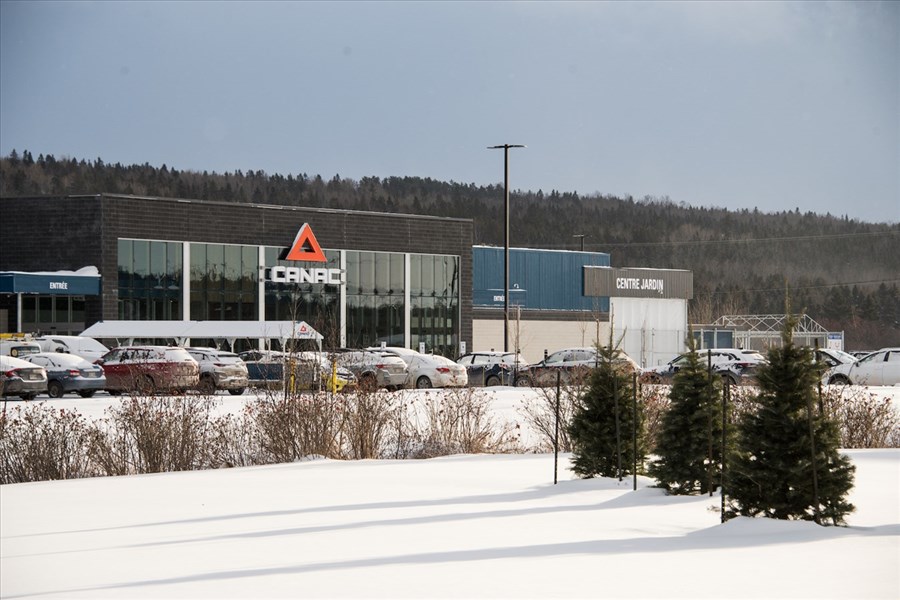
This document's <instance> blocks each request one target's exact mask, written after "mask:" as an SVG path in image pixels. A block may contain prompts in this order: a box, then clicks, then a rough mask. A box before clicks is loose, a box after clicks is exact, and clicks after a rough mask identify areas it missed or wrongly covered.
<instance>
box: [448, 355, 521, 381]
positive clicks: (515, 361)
mask: <svg viewBox="0 0 900 600" xmlns="http://www.w3.org/2000/svg"><path fill="white" fill-rule="evenodd" d="M456 363H457V364H460V365H462V366H464V367H465V368H466V372H467V374H468V377H469V385H471V386H494V385H516V380H517V379H518V375H519V373H522V372H524V371H527V369H528V366H529V365H528V362H527V361H526V360H525V359H524V358H522V357H521V356H520V355H517V354H516V353H515V352H496V351H488V352H470V353H469V354H466V355H464V356H460V357H459V358H457V359H456ZM522 381H527V379H524V380H522Z"/></svg>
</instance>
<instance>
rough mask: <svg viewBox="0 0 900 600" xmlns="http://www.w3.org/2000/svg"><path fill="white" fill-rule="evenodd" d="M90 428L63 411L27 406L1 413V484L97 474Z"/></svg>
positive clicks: (66, 411)
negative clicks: (91, 448)
mask: <svg viewBox="0 0 900 600" xmlns="http://www.w3.org/2000/svg"><path fill="white" fill-rule="evenodd" d="M90 444H91V433H90V427H89V425H88V424H87V422H86V421H85V420H84V418H83V417H82V416H81V415H80V414H78V413H76V412H74V411H69V410H65V409H61V410H57V409H52V408H48V407H46V406H45V405H43V404H29V405H26V406H24V407H22V408H18V407H16V408H13V409H11V410H9V411H7V410H4V411H3V412H2V413H0V483H22V482H26V481H47V480H57V479H75V478H79V477H91V476H93V475H96V472H95V469H94V468H93V467H92V465H91V461H90V458H89V447H90Z"/></svg>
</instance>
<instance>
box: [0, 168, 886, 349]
mask: <svg viewBox="0 0 900 600" xmlns="http://www.w3.org/2000/svg"><path fill="white" fill-rule="evenodd" d="M101 192H106V193H116V194H134V195H138V196H157V197H170V198H193V199H202V200H220V201H226V202H240V203H260V204H278V205H288V206H311V207H329V208H343V209H352V210H362V211H379V212H391V213H412V214H428V215H437V216H446V217H465V218H471V219H474V222H475V240H474V242H475V243H476V244H493V245H502V244H503V210H504V202H503V186H502V185H499V184H498V185H488V186H476V185H474V184H464V183H456V182H452V181H451V182H443V181H436V180H433V179H428V178H420V177H386V178H383V179H381V178H378V177H365V178H363V179H361V180H359V181H355V180H352V179H346V178H341V177H340V176H338V175H335V176H334V177H332V178H330V179H328V180H325V179H323V178H322V177H321V176H320V175H314V176H310V175H307V174H306V173H301V174H297V175H291V174H288V175H278V174H274V175H270V174H267V173H265V172H263V171H254V170H248V171H246V172H242V171H240V170H238V171H235V172H233V173H224V174H219V173H209V172H206V171H204V172H202V173H198V172H195V171H179V170H177V169H175V168H171V167H168V166H166V165H163V166H161V167H153V166H151V165H149V164H146V163H145V164H143V165H122V164H119V163H115V164H108V163H105V162H103V161H102V160H101V159H99V158H98V159H96V160H93V161H86V160H83V159H74V158H55V157H53V156H52V155H49V154H48V155H43V154H41V155H39V156H38V157H37V158H36V159H35V158H34V157H33V156H32V154H31V153H30V152H29V151H27V150H25V151H22V153H21V154H19V153H17V152H16V151H13V152H11V153H10V155H9V156H6V157H3V158H0V196H4V197H8V196H32V195H68V194H96V193H101ZM725 201H726V202H727V199H725ZM865 201H866V199H865V198H855V197H854V198H847V203H848V205H849V204H851V203H859V202H865ZM510 206H511V211H510V212H511V215H510V238H511V242H510V243H511V245H512V246H514V247H531V248H554V249H569V250H577V249H580V248H581V243H582V241H581V238H579V237H575V236H579V235H584V236H586V237H585V238H584V248H585V249H586V250H591V251H599V252H608V253H610V254H611V257H612V264H613V266H620V267H656V268H674V269H689V270H691V271H693V272H694V296H695V299H694V301H692V302H691V309H690V310H691V315H690V316H691V321H692V322H694V323H710V322H712V321H714V320H715V319H716V318H717V317H719V316H720V315H724V314H779V313H783V312H784V310H785V290H789V296H790V304H791V307H792V310H793V312H800V311H804V310H805V312H806V313H807V314H808V315H809V316H810V317H812V318H813V319H814V320H816V321H818V322H819V323H820V324H822V325H823V326H825V327H827V328H828V329H830V330H832V331H844V332H845V336H846V347H847V348H849V349H872V348H878V347H883V346H887V345H898V344H900V289H898V286H900V225H898V224H893V225H890V224H887V223H864V222H860V221H857V220H853V219H849V218H847V217H846V216H833V215H830V214H826V215H819V214H814V213H811V212H807V213H800V211H799V210H785V211H783V212H777V213H761V212H759V211H758V210H747V209H742V210H728V209H727V208H697V207H692V206H688V205H686V204H683V203H682V204H676V203H674V202H672V201H671V200H669V199H668V198H651V197H644V198H642V199H635V198H632V197H630V196H628V197H625V198H618V197H615V196H610V195H579V194H577V193H570V192H565V193H561V192H557V191H555V190H554V191H550V192H548V193H545V192H543V191H541V190H538V191H536V192H532V191H528V192H525V191H515V190H514V191H511V193H510ZM0 217H2V215H0Z"/></svg>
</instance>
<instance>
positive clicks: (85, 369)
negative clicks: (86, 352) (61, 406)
mask: <svg viewBox="0 0 900 600" xmlns="http://www.w3.org/2000/svg"><path fill="white" fill-rule="evenodd" d="M22 360H25V361H28V362H30V363H32V364H34V365H37V366H39V367H43V368H44V370H46V371H47V393H48V394H49V395H50V397H51V398H62V396H63V395H64V394H66V393H68V392H76V393H77V394H78V395H79V396H81V397H82V398H90V397H91V396H93V395H94V393H96V392H98V391H101V390H103V389H105V388H106V376H105V375H104V374H103V369H102V368H101V367H100V366H98V365H95V364H94V363H92V362H90V361H88V360H86V359H84V358H82V357H80V356H75V355H74V354H63V353H61V352H40V353H38V354H29V355H27V356H25V357H24V358H23V359H22Z"/></svg>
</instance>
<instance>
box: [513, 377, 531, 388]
mask: <svg viewBox="0 0 900 600" xmlns="http://www.w3.org/2000/svg"><path fill="white" fill-rule="evenodd" d="M515 383H516V387H531V378H529V377H528V376H527V375H522V376H520V377H516V382H515Z"/></svg>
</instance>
